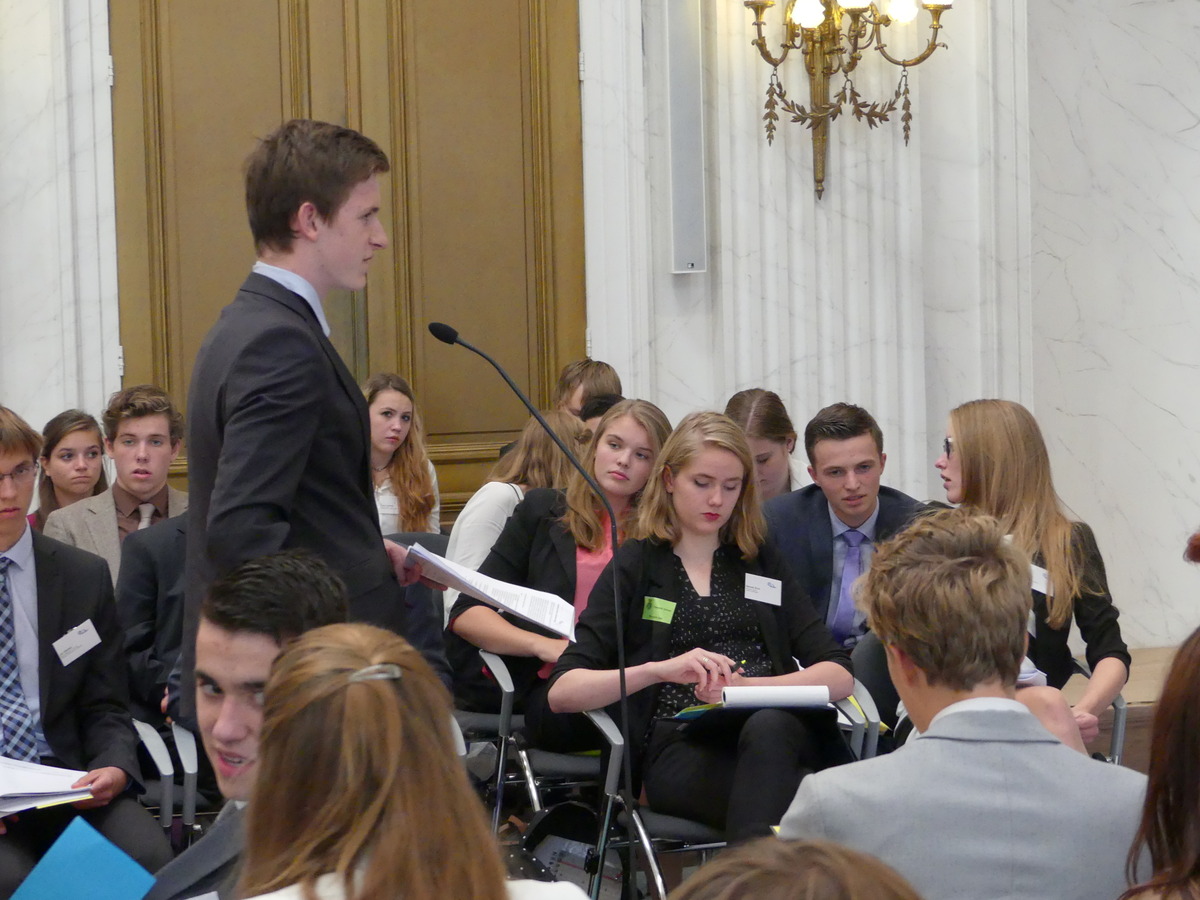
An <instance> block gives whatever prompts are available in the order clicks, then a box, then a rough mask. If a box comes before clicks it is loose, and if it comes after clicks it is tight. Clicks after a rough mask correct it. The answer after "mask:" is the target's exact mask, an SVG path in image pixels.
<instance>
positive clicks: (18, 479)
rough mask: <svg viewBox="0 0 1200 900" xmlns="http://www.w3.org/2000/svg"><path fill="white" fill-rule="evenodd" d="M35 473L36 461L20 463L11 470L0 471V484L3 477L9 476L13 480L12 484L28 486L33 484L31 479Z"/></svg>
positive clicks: (36, 469) (2, 481)
mask: <svg viewBox="0 0 1200 900" xmlns="http://www.w3.org/2000/svg"><path fill="white" fill-rule="evenodd" d="M37 473H38V464H37V463H35V462H33V463H21V465H19V466H17V467H16V468H15V469H13V470H12V471H11V472H0V484H3V483H4V479H5V478H11V479H12V480H13V484H15V485H17V486H18V487H28V486H29V485H31V484H33V479H34V477H36V475H37Z"/></svg>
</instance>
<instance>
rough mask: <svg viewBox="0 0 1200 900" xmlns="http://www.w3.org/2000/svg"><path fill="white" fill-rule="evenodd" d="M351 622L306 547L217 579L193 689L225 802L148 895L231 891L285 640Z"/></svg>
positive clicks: (328, 574)
mask: <svg viewBox="0 0 1200 900" xmlns="http://www.w3.org/2000/svg"><path fill="white" fill-rule="evenodd" d="M345 621H346V586H345V585H344V584H342V582H341V580H340V579H339V578H338V577H337V576H336V575H335V574H334V573H333V571H332V570H331V569H330V568H329V566H327V565H325V563H323V562H321V560H320V559H318V558H317V557H316V556H314V555H313V554H310V553H304V552H299V551H288V552H285V553H276V554H273V555H271V556H264V557H260V558H258V559H254V560H251V561H249V562H246V563H243V564H242V565H240V566H238V567H237V568H235V569H234V570H233V571H231V572H230V573H229V574H227V575H225V576H224V577H222V578H220V579H218V580H217V581H215V582H213V584H212V586H211V588H210V589H209V592H208V595H207V596H206V597H205V598H204V602H203V603H202V604H201V607H200V628H199V633H198V634H197V638H196V679H195V683H194V685H191V686H190V687H191V689H192V691H193V692H194V695H195V697H196V712H197V719H198V720H199V725H200V739H201V741H202V742H203V744H204V751H205V753H206V755H207V756H208V759H209V762H210V763H212V767H213V771H214V772H215V773H216V776H217V785H218V787H220V789H221V794H222V795H223V796H224V797H225V799H226V801H228V802H227V803H226V804H225V806H224V807H223V808H222V810H221V814H220V815H219V816H218V817H217V821H216V823H215V824H214V825H213V826H212V828H210V829H209V830H208V833H207V834H205V835H204V837H203V838H201V839H200V840H199V841H198V842H197V843H195V844H194V845H192V846H191V847H190V848H189V849H188V850H187V851H186V852H185V853H183V854H182V855H181V856H180V857H179V858H178V859H176V860H174V861H172V862H171V863H170V864H169V865H167V866H166V868H164V869H162V870H161V871H159V872H158V873H157V875H156V877H155V882H154V886H153V887H152V888H151V889H150V893H148V894H147V895H146V900H184V898H188V897H198V896H203V895H205V894H209V893H216V894H217V896H218V897H222V898H224V897H232V896H233V895H234V887H235V886H236V882H237V874H238V863H239V861H240V859H241V854H242V849H243V847H244V846H245V838H244V833H243V830H242V823H243V818H244V816H245V806H246V802H247V801H248V800H249V799H250V794H251V792H252V790H253V788H254V779H255V775H256V773H257V769H258V739H259V735H260V733H261V732H262V722H263V713H262V691H263V688H264V687H265V686H266V683H267V677H268V676H269V675H270V674H271V664H272V663H273V662H275V657H277V656H278V655H279V654H280V653H281V652H283V645H284V644H285V643H287V642H288V641H289V640H291V639H293V638H296V637H299V636H300V635H301V634H303V633H304V632H306V631H308V630H309V629H312V628H320V627H321V626H322V625H333V624H335V623H337V622H345Z"/></svg>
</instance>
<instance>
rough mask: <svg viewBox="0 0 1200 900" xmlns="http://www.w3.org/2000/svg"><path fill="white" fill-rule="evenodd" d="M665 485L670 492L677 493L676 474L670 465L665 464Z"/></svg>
mask: <svg viewBox="0 0 1200 900" xmlns="http://www.w3.org/2000/svg"><path fill="white" fill-rule="evenodd" d="M662 477H663V487H664V488H666V489H667V493H668V494H673V493H675V476H674V475H672V474H671V468H670V466H663V475H662Z"/></svg>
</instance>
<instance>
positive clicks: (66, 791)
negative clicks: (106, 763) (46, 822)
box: [0, 756, 92, 816]
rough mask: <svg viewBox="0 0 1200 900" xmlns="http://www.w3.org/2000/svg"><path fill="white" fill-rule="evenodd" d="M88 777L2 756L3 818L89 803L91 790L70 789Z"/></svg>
mask: <svg viewBox="0 0 1200 900" xmlns="http://www.w3.org/2000/svg"><path fill="white" fill-rule="evenodd" d="M86 774H87V773H86V772H81V771H76V770H74V769H59V768H56V767H54V766H42V765H38V764H37V763H31V762H24V761H23V760H19V759H8V758H7V757H3V756H0V816H7V815H10V814H12V813H15V812H20V811H21V810H23V809H34V808H40V807H43V806H56V805H58V804H60V803H74V802H76V801H77V800H87V799H88V798H89V797H91V796H92V792H91V791H90V790H89V789H88V788H76V789H74V790H72V788H71V785H73V784H74V783H75V782H77V781H78V780H79V779H80V778H82V777H83V776H84V775H86Z"/></svg>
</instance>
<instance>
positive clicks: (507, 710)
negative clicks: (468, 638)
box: [479, 650, 517, 739]
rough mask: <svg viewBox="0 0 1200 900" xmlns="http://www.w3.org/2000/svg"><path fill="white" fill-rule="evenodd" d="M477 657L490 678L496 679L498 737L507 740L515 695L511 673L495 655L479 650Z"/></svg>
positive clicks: (510, 728) (515, 690) (510, 729)
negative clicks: (481, 660) (498, 705)
mask: <svg viewBox="0 0 1200 900" xmlns="http://www.w3.org/2000/svg"><path fill="white" fill-rule="evenodd" d="M479 655H480V657H482V658H483V664H484V665H485V666H487V667H488V670H489V671H490V672H491V673H492V677H493V678H495V679H496V685H497V686H498V687H499V688H500V729H499V731H500V737H501V738H503V739H507V738H508V736H509V734H510V733H511V732H512V711H513V700H514V699H515V697H516V695H517V689H516V688H515V687H514V686H513V680H512V673H511V672H509V671H508V666H506V665H505V664H504V660H503V659H501V658H500V657H499V656H498V655H496V654H495V653H490V652H488V651H487V650H480V651H479Z"/></svg>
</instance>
